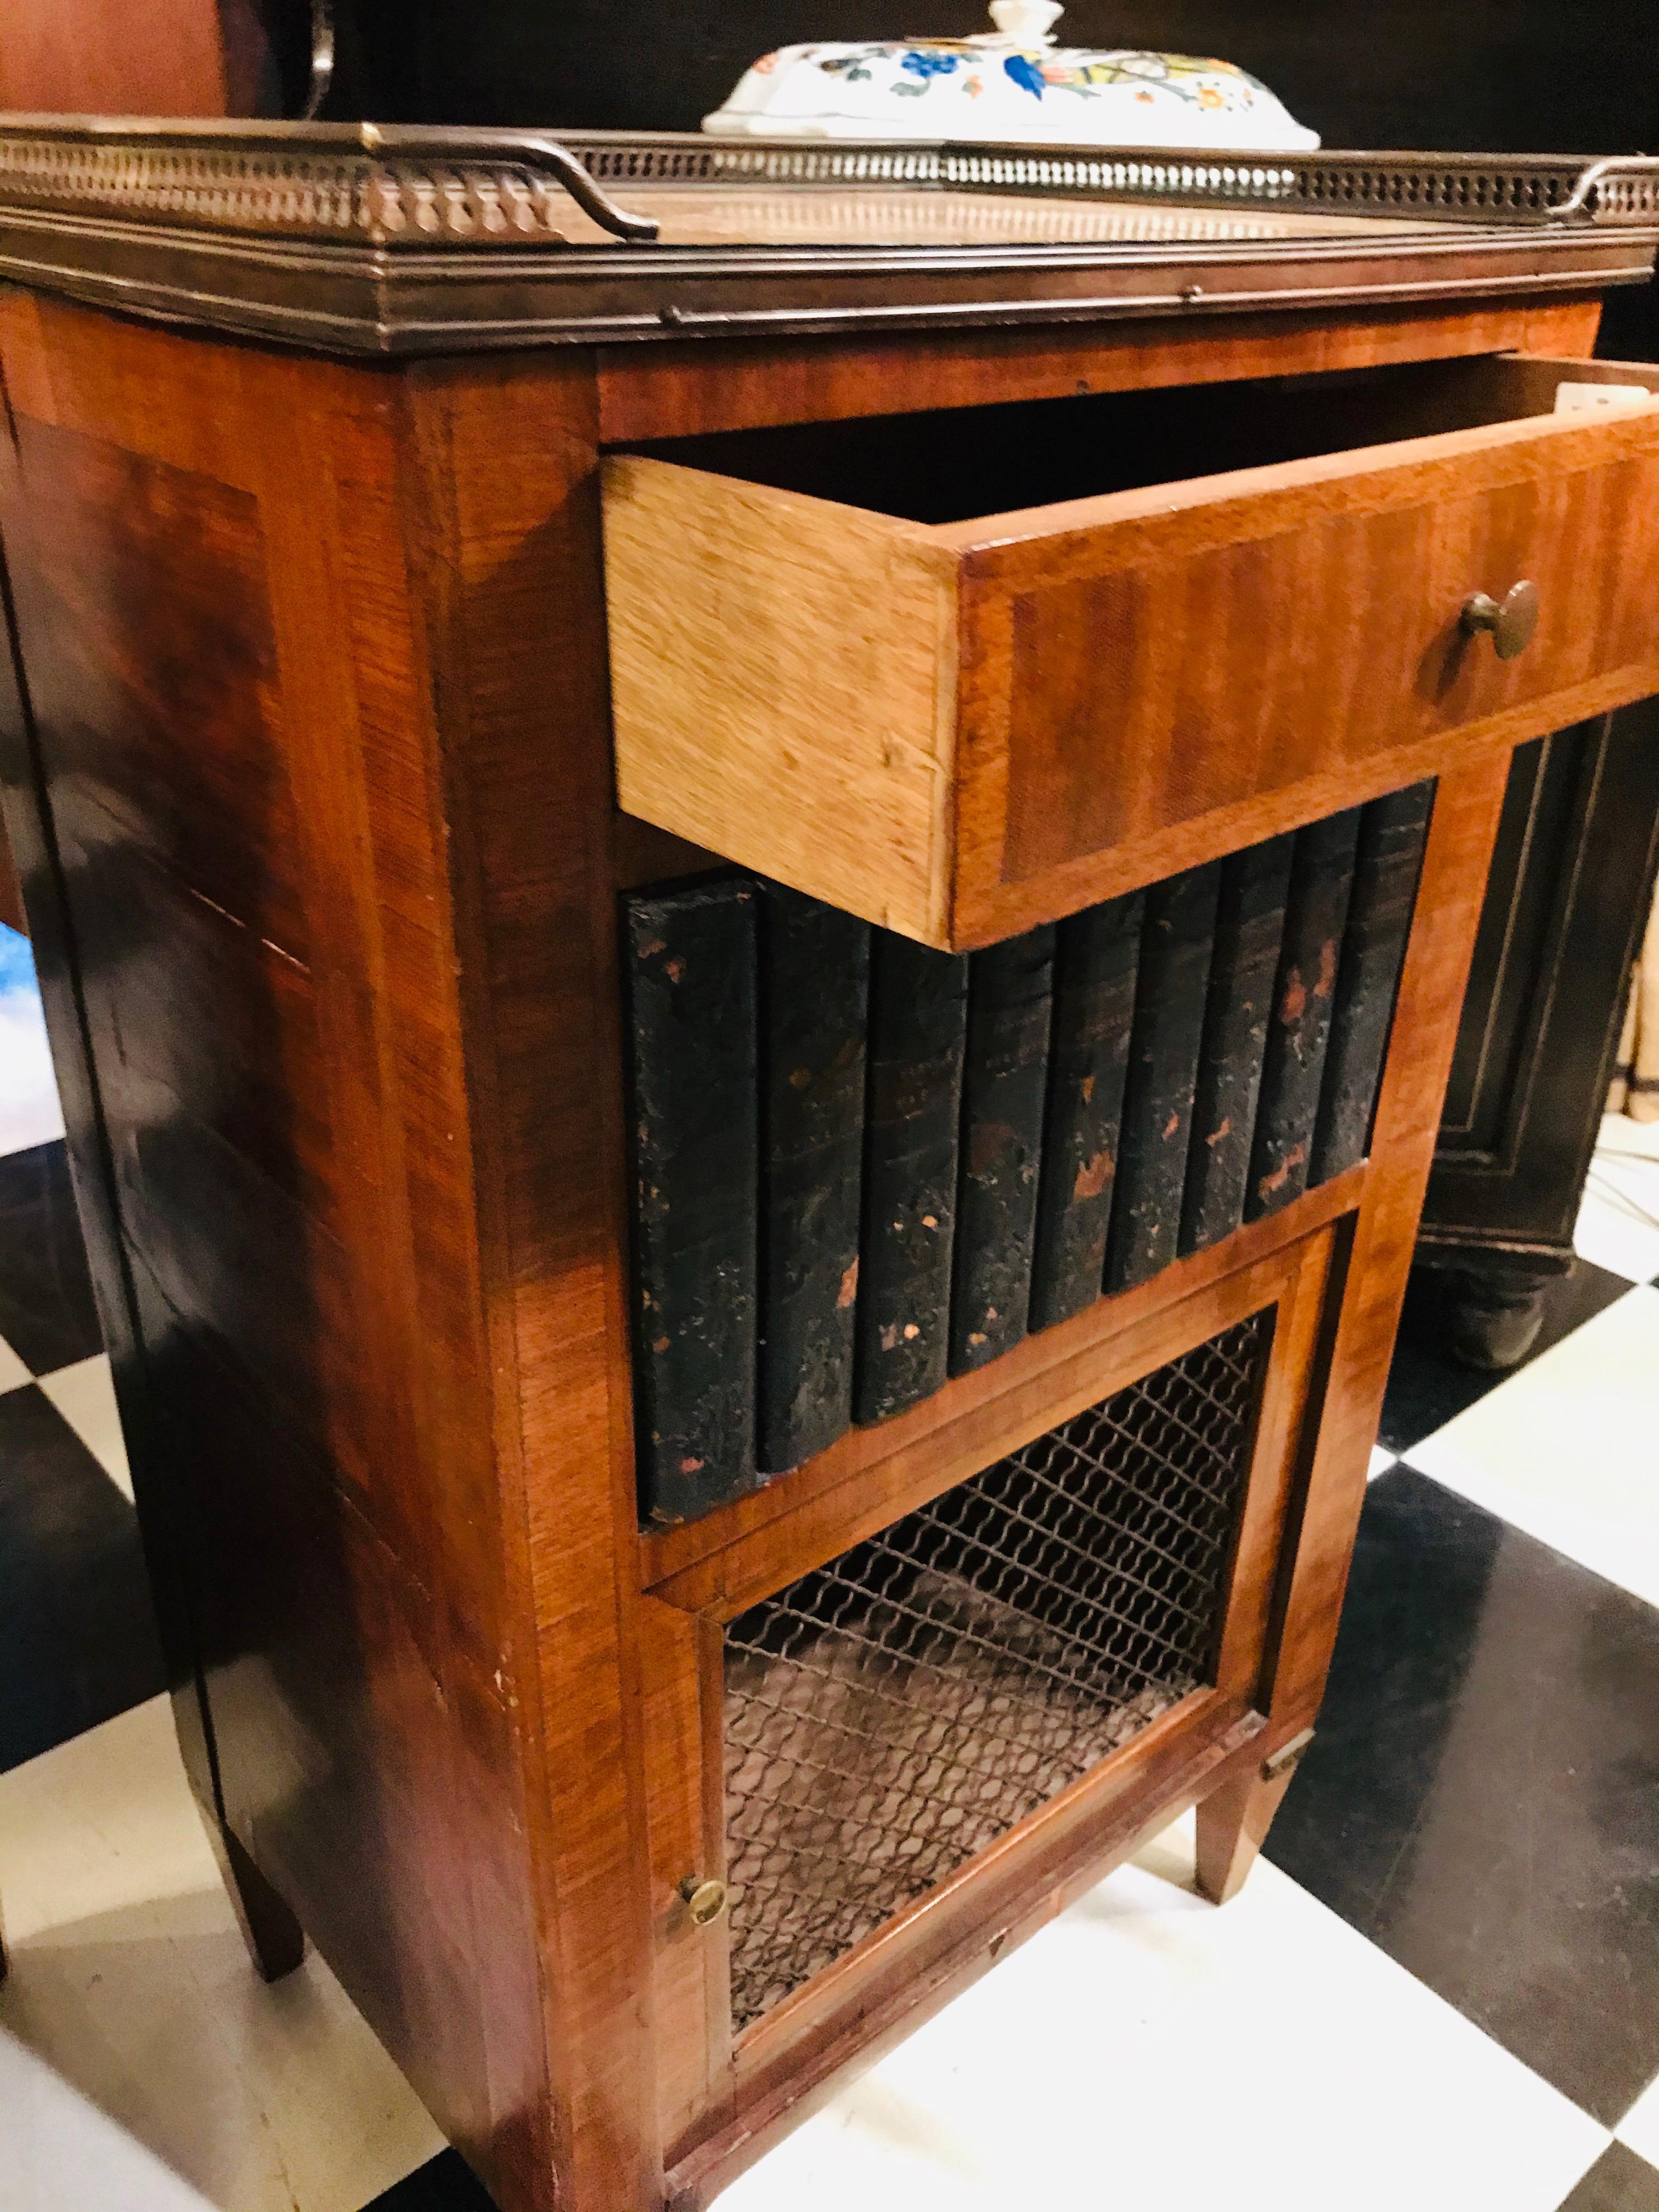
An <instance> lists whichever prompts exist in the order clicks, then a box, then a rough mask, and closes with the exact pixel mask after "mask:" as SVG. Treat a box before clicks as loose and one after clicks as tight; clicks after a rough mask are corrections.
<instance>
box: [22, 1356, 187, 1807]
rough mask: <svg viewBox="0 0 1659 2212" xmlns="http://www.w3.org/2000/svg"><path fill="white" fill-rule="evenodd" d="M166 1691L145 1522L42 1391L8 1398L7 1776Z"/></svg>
mask: <svg viewBox="0 0 1659 2212" xmlns="http://www.w3.org/2000/svg"><path fill="white" fill-rule="evenodd" d="M165 1687H166V1679H165V1676H164V1674H163V1672H162V1667H161V1650H160V1648H159V1645H158V1644H157V1642H156V1635H155V1620H154V1618H153V1616H152V1614H151V1612H150V1601H149V1583H147V1581H146V1580H145V1577H144V1563H143V1554H142V1553H141V1552H140V1550H139V1545H138V1516H137V1514H136V1513H135V1512H134V1511H133V1510H132V1508H131V1505H129V1504H128V1503H127V1501H126V1499H125V1498H124V1497H123V1496H122V1495H121V1493H120V1492H119V1491H118V1489H117V1488H116V1486H115V1485H114V1484H113V1483H112V1481H111V1480H110V1479H109V1477H108V1476H107V1475H106V1474H105V1473H104V1470H103V1469H102V1468H101V1467H100V1466H99V1464H98V1462H97V1461H96V1460H95V1459H94V1457H93V1456H92V1454H91V1453H90V1452H89V1451H88V1449H87V1448H86V1446H85V1445H84V1444H83V1443H82V1442H81V1439H80V1438H79V1437H77V1436H76V1433H75V1431H74V1430H73V1429H71V1428H70V1425H69V1424H68V1423H67V1422H66V1421H65V1420H64V1419H63V1418H62V1417H61V1416H60V1415H59V1413H58V1410H57V1408H56V1407H54V1406H53V1405H52V1403H51V1402H50V1401H49V1400H47V1399H46V1397H44V1396H43V1395H42V1394H41V1393H40V1391H39V1390H38V1389H35V1387H34V1385H33V1383H29V1384H27V1385H26V1386H25V1387H24V1388H23V1389H21V1390H8V1391H6V1392H5V1393H4V1394H3V1395H0V1772H3V1771H5V1770H6V1769H8V1768H9V1767H13V1766H19V1765H21V1764H22V1762H23V1761H24V1760H25V1759H33V1757H34V1756H35V1755H36V1753H39V1752H43V1751H50V1750H51V1749H52V1746H53V1745H54V1744H58V1743H63V1742H64V1741H66V1740H67V1739H68V1738H69V1737H70V1736H72V1735H79V1734H80V1733H81V1731H82V1729H89V1728H93V1727H95V1726H96V1725H97V1723H99V1722H100V1721H106V1720H109V1719H111V1718H112V1717H113V1716H114V1715H115V1714H117V1713H120V1712H125V1711H126V1709H127V1707H128V1706H129V1705H139V1704H141V1703H142V1702H143V1699H146V1698H153V1697H154V1696H155V1693H156V1692H157V1691H158V1690H161V1689H163V1688H165Z"/></svg>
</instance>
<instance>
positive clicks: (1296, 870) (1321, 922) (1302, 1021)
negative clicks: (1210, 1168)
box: [1244, 806, 1359, 1221]
mask: <svg viewBox="0 0 1659 2212" xmlns="http://www.w3.org/2000/svg"><path fill="white" fill-rule="evenodd" d="M1358 832H1359V809H1358V807H1357V806H1353V807H1349V808H1348V809H1347V810H1346V812H1344V813H1341V814H1333V815H1331V816H1330V817H1328V819H1327V820H1326V821H1323V822H1315V823H1310V825H1309V827H1308V828H1307V829H1298V830H1297V834H1296V858H1295V860H1294V862H1293V863H1292V866H1291V888H1290V894H1289V896H1288V898H1287V900H1286V902H1285V939H1284V945H1283V948H1282V950H1281V951H1280V954H1279V975H1278V978H1277V981H1276V982H1275V986H1274V994H1273V1018H1272V1019H1271V1021H1270V1022H1269V1023H1268V1024H1267V1050H1266V1054H1265V1056H1264V1063H1263V1067H1262V1074H1261V1098H1260V1100H1259V1101H1258V1103H1257V1106H1256V1116H1255V1143H1254V1145H1253V1146H1252V1149H1251V1154H1250V1180H1249V1189H1248V1190H1247V1192H1246V1194H1245V1201H1244V1218H1245V1219H1246V1220H1247V1221H1255V1220H1259V1219H1260V1218H1261V1217H1262V1216H1263V1215H1265V1214H1269V1213H1276V1212H1278V1211H1279V1207H1280V1206H1288V1205H1289V1204H1290V1203H1291V1200H1292V1199H1295V1198H1300V1197H1301V1195H1302V1194H1303V1192H1304V1190H1306V1189H1307V1188H1308V1182H1309V1175H1310V1167H1311V1164H1312V1157H1313V1143H1314V1129H1315V1125H1316V1121H1317V1119H1318V1115H1319V1095H1320V1089H1321V1085H1322V1079H1323V1076H1324V1071H1325V1053H1326V1047H1327V1045H1328V1042H1329V1040H1330V1034H1331V1015H1332V1012H1333V1009H1334V1005H1335V1000H1336V979H1337V972H1338V968H1339V965H1340V959H1341V954H1342V937H1343V932H1344V930H1345V929H1346V926H1347V918H1348V902H1349V898H1350V896H1351V894H1352V887H1353V864H1354V850H1355V845H1356V842H1357V839H1358Z"/></svg>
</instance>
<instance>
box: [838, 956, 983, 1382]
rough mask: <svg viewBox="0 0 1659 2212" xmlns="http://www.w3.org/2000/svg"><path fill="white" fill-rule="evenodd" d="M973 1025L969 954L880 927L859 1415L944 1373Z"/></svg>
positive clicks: (874, 960)
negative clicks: (966, 1048)
mask: <svg viewBox="0 0 1659 2212" xmlns="http://www.w3.org/2000/svg"><path fill="white" fill-rule="evenodd" d="M967 1028H968V962H967V959H966V958H965V957H963V956H961V955H958V954H955V953H949V952H934V951H929V949H928V948H927V946H926V945H914V944H912V943H911V941H910V940H909V939H908V938H904V937H896V936H894V935H893V934H892V933H890V932H889V931H887V930H884V929H878V930H877V931H876V932H875V933H874V936H873V939H872V943H871V948H870V1028H869V1044H868V1052H869V1079H868V1084H867V1087H866V1094H865V1097H866V1103H865V1129H864V1219H863V1233H862V1237H861V1240H860V1253H859V1299H858V1319H857V1350H856V1355H855V1358H854V1385H853V1412H854V1419H857V1420H860V1421H878V1420H880V1419H882V1418H883V1417H884V1415H886V1414H888V1413H897V1412H898V1411H899V1410H900V1408H901V1407H905V1406H913V1405H915V1403H916V1401H917V1400H918V1399H921V1398H925V1397H927V1395H928V1394H929V1393H930V1392H931V1391H933V1390H937V1389H939V1385H940V1384H941V1383H943V1382H944V1381H945V1375H946V1371H947V1369H946V1361H947V1358H948V1356H949V1348H950V1322H951V1240H952V1234H953V1230H954V1225H955V1221H956V1206H957V1142H958V1138H959V1135H960V1126H961V1120H962V1058H963V1044H964V1042H965V1039H966V1036H967Z"/></svg>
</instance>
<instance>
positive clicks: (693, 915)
mask: <svg viewBox="0 0 1659 2212" xmlns="http://www.w3.org/2000/svg"><path fill="white" fill-rule="evenodd" d="M755 905H756V899H755V890H754V886H753V885H752V884H750V883H748V882H746V881H744V880H737V881H732V880H730V879H727V880H725V881H721V882H717V883H714V884H701V885H696V886H693V887H690V888H688V889H686V890H678V891H669V892H665V893H661V894H658V895H651V896H638V897H633V898H629V900H628V901H627V904H626V930H625V939H626V954H627V964H628V999H629V1020H630V1028H631V1041H632V1047H633V1051H632V1099H631V1121H632V1133H633V1155H634V1158H633V1165H634V1196H635V1203H634V1383H635V1412H636V1423H635V1426H636V1443H637V1454H638V1465H639V1485H640V1513H641V1519H642V1520H644V1521H647V1522H652V1523H654V1524H657V1525H662V1524H665V1523H669V1522H678V1521H689V1520H692V1519H694V1518H695V1517H696V1516H697V1515H699V1514H702V1513H707V1512H708V1510H710V1508H711V1507H713V1506H715V1505H719V1504H723V1503H724V1502H725V1500H726V1499H727V1498H734V1497H737V1496H738V1494H739V1493H740V1492H744V1491H745V1490H750V1489H752V1488H753V1487H754V1486H755V1485H756V1483H757V1480H758V1477H757V1473H756V1468H755V1268H756V1228H757V1220H756V1216H757V1190H758V1187H759V1181H760V1146H759V1133H758V1127H757V1121H758V1117H757V1111H756V1108H757V1089H758V1085H757V1061H756V991H755Z"/></svg>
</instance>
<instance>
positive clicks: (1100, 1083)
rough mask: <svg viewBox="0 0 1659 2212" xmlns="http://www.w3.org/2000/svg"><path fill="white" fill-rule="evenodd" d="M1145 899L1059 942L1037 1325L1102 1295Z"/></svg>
mask: <svg viewBox="0 0 1659 2212" xmlns="http://www.w3.org/2000/svg"><path fill="white" fill-rule="evenodd" d="M1145 908H1146V896H1145V894H1144V893H1143V892H1140V891H1133V892H1130V893H1129V894H1128V895H1127V896H1125V897H1123V898H1115V899H1108V900H1107V901H1106V902H1105V903H1104V904H1103V905H1102V906H1095V907H1091V908H1088V909H1087V910H1086V912H1085V913H1083V914H1078V915H1072V917H1071V918H1070V920H1069V921H1063V922H1061V923H1060V928H1059V931H1058V933H1057V935H1056V939H1055V945H1054V1022H1053V1025H1052V1030H1051V1033H1050V1042H1049V1048H1048V1100H1047V1103H1046V1110H1045V1115H1044V1121H1043V1134H1042V1176H1041V1179H1040V1182H1039V1184H1038V1189H1037V1220H1036V1251H1035V1254H1034V1256H1033V1260H1032V1267H1031V1327H1032V1328H1050V1327H1052V1325H1053V1324H1054V1322H1059V1321H1065V1320H1066V1319H1067V1317H1068V1316H1071V1315H1072V1314H1075V1313H1081V1312H1082V1310H1083V1309H1084V1308H1085V1306H1087V1305H1092V1304H1093V1303H1094V1301H1095V1300H1096V1299H1097V1297H1099V1296H1100V1288H1101V1284H1102V1282H1103V1280H1104V1278H1105V1272H1106V1231H1107V1228H1108V1225H1109V1222H1110V1220H1111V1213H1112V1189H1113V1183H1114V1181H1115V1176H1116V1172H1117V1153H1118V1131H1119V1123H1120V1121H1121V1117H1122V1112H1123V1085H1124V1079H1125V1077H1126V1075H1127V1072H1128V1066H1129V1038H1130V1032H1131V1030H1132V1029H1133V1023H1134V1011H1135V976H1136V973H1137V970H1138V969H1139V964H1140V932H1141V918H1142V915H1143V914H1144V912H1145Z"/></svg>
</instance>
